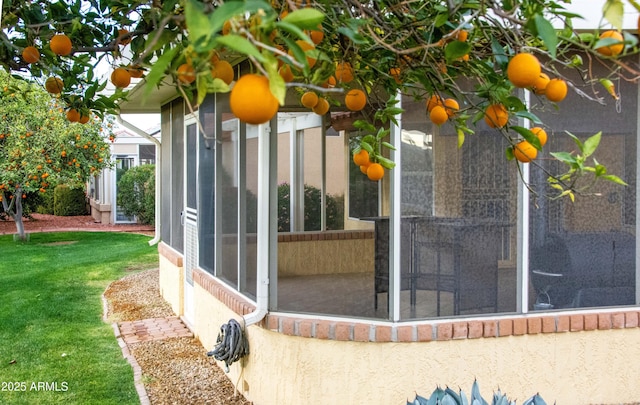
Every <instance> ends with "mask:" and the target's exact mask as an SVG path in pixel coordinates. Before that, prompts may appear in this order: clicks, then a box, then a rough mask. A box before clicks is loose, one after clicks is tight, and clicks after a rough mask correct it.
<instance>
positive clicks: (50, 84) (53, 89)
mask: <svg viewBox="0 0 640 405" xmlns="http://www.w3.org/2000/svg"><path fill="white" fill-rule="evenodd" d="M44 88H45V89H47V91H48V92H49V93H52V94H58V93H62V89H64V83H63V82H62V79H60V78H59V77H50V78H48V79H47V80H46V81H45V82H44Z"/></svg>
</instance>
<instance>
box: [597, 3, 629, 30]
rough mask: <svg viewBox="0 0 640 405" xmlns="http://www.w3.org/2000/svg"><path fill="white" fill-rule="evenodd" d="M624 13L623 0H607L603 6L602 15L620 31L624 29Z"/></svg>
mask: <svg viewBox="0 0 640 405" xmlns="http://www.w3.org/2000/svg"><path fill="white" fill-rule="evenodd" d="M623 14H624V5H623V4H622V0H607V2H606V3H604V6H602V15H603V16H604V18H605V19H606V20H607V21H609V23H611V25H613V27H614V28H616V29H617V30H618V31H620V30H622V18H623Z"/></svg>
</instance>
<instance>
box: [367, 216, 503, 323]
mask: <svg viewBox="0 0 640 405" xmlns="http://www.w3.org/2000/svg"><path fill="white" fill-rule="evenodd" d="M372 219H373V220H374V221H375V229H376V232H375V241H376V258H375V283H374V284H375V286H374V288H375V299H374V305H375V308H376V309H377V308H378V294H380V293H388V292H389V253H388V252H389V219H388V218H386V217H377V218H372ZM400 228H401V257H400V261H401V269H402V270H401V276H400V279H401V281H400V282H401V286H400V289H401V290H409V305H410V306H411V308H412V309H413V308H415V306H416V304H417V292H418V291H420V290H429V291H435V292H436V302H435V310H436V314H437V315H438V316H440V315H441V309H442V308H441V304H442V294H443V293H448V294H452V298H453V314H454V315H458V314H461V313H477V312H482V311H493V312H496V311H497V307H498V259H499V253H500V247H501V243H502V239H501V238H502V233H501V225H500V224H496V223H495V222H488V221H482V220H468V219H462V218H438V217H403V218H402V222H401V227H400ZM387 298H388V296H387Z"/></svg>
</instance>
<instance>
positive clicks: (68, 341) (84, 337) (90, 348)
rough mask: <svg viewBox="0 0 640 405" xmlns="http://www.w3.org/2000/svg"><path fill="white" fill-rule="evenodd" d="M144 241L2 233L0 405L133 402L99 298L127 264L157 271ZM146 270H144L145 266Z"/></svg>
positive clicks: (128, 373) (125, 366)
mask: <svg viewBox="0 0 640 405" xmlns="http://www.w3.org/2000/svg"><path fill="white" fill-rule="evenodd" d="M149 240H150V238H149V237H147V236H142V235H132V234H123V233H106V232H105V233H103V232H64V233H48V234H46V233H44V234H43V233H34V234H31V238H30V241H28V242H14V241H13V237H12V235H5V236H0V289H1V293H0V384H1V385H0V404H28V405H32V404H47V405H48V404H82V405H88V404H91V405H96V404H118V405H124V404H137V403H139V400H138V396H137V394H136V391H135V387H134V384H133V372H132V370H131V366H130V365H129V363H128V362H127V361H126V360H125V359H124V358H123V357H122V351H121V349H120V347H119V346H118V344H117V341H116V339H115V337H114V334H113V328H112V327H111V325H109V324H106V323H104V322H103V321H102V301H101V298H100V296H101V294H102V293H103V292H104V290H105V288H106V287H107V285H108V284H109V283H110V282H111V281H114V280H117V279H119V278H121V277H123V276H125V274H126V272H125V271H126V269H127V268H128V267H130V266H131V267H135V268H137V269H139V268H140V267H141V266H140V265H144V264H148V268H152V267H154V266H157V262H158V252H157V248H156V247H155V246H149V244H148V241H149ZM142 267H144V266H142Z"/></svg>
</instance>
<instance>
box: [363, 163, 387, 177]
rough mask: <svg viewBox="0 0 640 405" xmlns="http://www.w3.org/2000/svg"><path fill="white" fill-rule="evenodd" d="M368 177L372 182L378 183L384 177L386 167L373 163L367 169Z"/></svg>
mask: <svg viewBox="0 0 640 405" xmlns="http://www.w3.org/2000/svg"><path fill="white" fill-rule="evenodd" d="M367 177H368V178H369V180H371V181H378V180H380V179H381V178H383V177H384V167H382V165H381V164H380V163H371V164H370V165H369V167H367Z"/></svg>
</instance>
